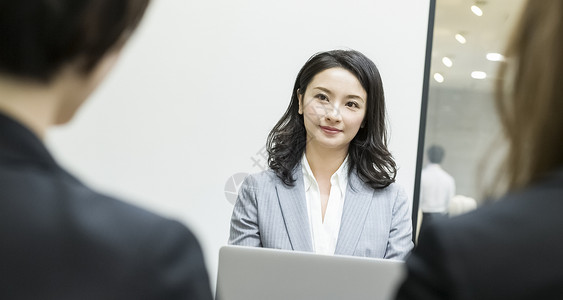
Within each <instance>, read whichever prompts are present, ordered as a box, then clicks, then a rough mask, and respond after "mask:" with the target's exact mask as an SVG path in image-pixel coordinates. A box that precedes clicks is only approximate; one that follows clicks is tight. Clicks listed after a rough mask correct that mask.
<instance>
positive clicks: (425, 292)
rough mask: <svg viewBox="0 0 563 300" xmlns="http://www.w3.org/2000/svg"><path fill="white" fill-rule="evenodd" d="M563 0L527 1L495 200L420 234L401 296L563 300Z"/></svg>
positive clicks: (503, 112)
mask: <svg viewBox="0 0 563 300" xmlns="http://www.w3.org/2000/svg"><path fill="white" fill-rule="evenodd" d="M561 49H563V1H561V0H542V1H537V0H529V1H527V3H526V4H525V5H524V8H523V9H522V15H521V18H520V21H519V24H518V26H517V27H516V29H515V31H514V34H513V36H512V40H511V41H510V43H509V44H508V49H507V51H506V53H505V57H506V61H505V62H504V63H502V64H501V68H500V71H499V76H498V77H497V78H498V79H497V80H498V81H497V86H496V90H497V97H496V107H497V113H498V115H499V118H500V121H501V125H502V129H503V136H504V139H505V141H506V142H507V146H508V151H507V156H506V159H505V161H504V165H503V167H502V168H501V169H500V172H499V175H500V176H498V177H497V180H498V181H497V182H494V183H493V185H497V188H498V184H499V182H500V183H501V185H500V187H503V186H506V187H507V191H508V193H507V194H506V195H505V196H504V197H502V198H501V199H500V200H498V201H496V202H495V203H493V204H490V205H487V206H483V207H481V208H479V209H477V210H475V211H473V212H470V213H468V214H465V215H463V216H459V217H456V218H452V219H449V220H446V221H443V222H437V223H433V224H431V225H430V226H429V227H428V228H427V229H426V230H425V231H424V232H421V235H420V238H419V244H418V246H417V248H416V249H415V251H414V252H413V254H412V255H411V256H410V257H409V259H408V261H407V266H408V276H407V279H406V281H405V282H404V284H403V286H402V287H401V289H400V291H399V294H398V297H397V299H467V300H469V299H478V300H488V299H495V300H496V299H513V300H516V299H522V300H523V299H530V300H532V299H533V300H535V299H542V300H544V299H563V284H562V282H563V256H561V253H563V240H562V239H561V237H563V217H562V214H563V201H562V200H563V152H562V151H561V149H563V118H562V117H561V116H562V115H563V55H561Z"/></svg>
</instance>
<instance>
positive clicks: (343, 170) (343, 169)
mask: <svg viewBox="0 0 563 300" xmlns="http://www.w3.org/2000/svg"><path fill="white" fill-rule="evenodd" d="M301 170H302V172H303V181H304V184H305V191H308V190H309V188H310V187H311V185H312V184H313V182H314V183H315V184H317V181H316V179H315V176H314V175H313V171H312V170H311V167H310V166H309V161H308V160H307V156H306V155H305V153H303V158H302V159H301ZM330 184H331V185H332V184H338V187H339V188H340V192H341V193H344V192H345V191H346V187H347V186H348V155H346V158H345V159H344V161H343V162H342V164H341V165H340V167H339V168H338V170H336V172H334V174H332V176H331V177H330Z"/></svg>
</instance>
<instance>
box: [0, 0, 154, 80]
mask: <svg viewBox="0 0 563 300" xmlns="http://www.w3.org/2000/svg"><path fill="white" fill-rule="evenodd" d="M148 2H149V0H16V1H10V0H3V1H0V45H1V46H0V74H4V75H8V76H11V77H16V78H24V79H27V80H34V81H39V82H48V81H49V80H50V79H52V77H53V76H54V75H55V74H57V72H58V71H59V70H60V69H61V68H63V67H65V66H66V65H69V64H78V66H79V68H80V70H81V71H82V72H84V73H88V72H89V71H90V70H91V69H92V68H94V67H95V66H96V65H97V63H98V62H99V61H100V59H102V58H103V56H104V55H105V54H106V53H107V52H108V51H110V50H111V49H112V48H116V47H120V46H121V45H122V43H123V42H124V41H125V40H126V39H127V38H128V36H129V35H130V33H131V32H132V31H133V29H134V28H135V27H136V26H137V24H138V22H139V20H140V19H141V17H142V15H143V13H144V11H145V9H146V7H147V5H148Z"/></svg>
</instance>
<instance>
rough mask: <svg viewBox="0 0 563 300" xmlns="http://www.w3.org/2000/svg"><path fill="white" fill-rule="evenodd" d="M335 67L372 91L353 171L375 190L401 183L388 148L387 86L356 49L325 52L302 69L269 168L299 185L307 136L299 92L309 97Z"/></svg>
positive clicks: (271, 142)
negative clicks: (310, 90)
mask: <svg viewBox="0 0 563 300" xmlns="http://www.w3.org/2000/svg"><path fill="white" fill-rule="evenodd" d="M331 68H343V69H345V70H348V71H349V72H351V73H352V74H354V76H356V78H357V79H358V81H359V82H360V83H361V85H362V87H363V88H364V90H365V91H366V93H367V108H366V116H365V120H364V126H363V128H360V130H359V131H358V133H357V134H356V136H355V137H354V139H352V141H351V142H350V147H349V148H348V155H349V160H348V163H349V166H350V168H349V172H353V171H355V172H357V173H358V176H359V177H360V178H361V179H362V180H363V181H364V182H366V183H368V184H369V185H370V186H372V187H373V188H384V187H387V186H388V185H390V184H391V183H393V182H394V181H395V176H396V173H397V167H396V165H395V161H394V160H393V156H392V155H391V153H390V152H389V150H388V149H387V130H386V117H385V114H386V111H385V96H384V93H383V83H382V81H381V76H380V75H379V70H378V69H377V67H376V66H375V64H374V63H373V62H372V61H371V60H370V59H369V58H367V57H366V56H365V55H363V54H362V53H360V52H358V51H355V50H332V51H327V52H320V53H317V54H315V55H313V56H312V57H311V58H309V60H308V61H307V62H306V63H305V65H304V66H303V67H302V68H301V70H300V71H299V74H298V75H297V78H296V80H295V85H294V87H293V91H292V95H291V101H290V103H289V107H288V108H287V110H286V112H285V113H284V115H283V116H282V117H281V119H280V120H279V121H278V123H277V124H276V125H275V126H274V128H273V129H272V130H271V131H270V134H269V135H268V141H267V150H268V165H269V167H270V168H271V169H272V170H273V171H274V172H275V173H276V175H277V176H278V177H279V178H280V179H281V180H282V181H283V182H284V183H285V184H286V185H293V183H294V182H295V179H294V178H293V177H292V172H293V169H294V168H295V166H296V165H297V164H298V162H299V160H300V159H301V157H302V155H303V151H304V150H305V146H306V136H307V134H306V131H305V124H304V120H303V118H304V116H303V115H301V114H299V98H298V93H299V94H302V95H303V94H305V91H306V89H307V86H308V85H309V83H310V82H311V80H313V77H314V76H315V75H317V74H318V73H320V72H322V71H324V70H327V69H331Z"/></svg>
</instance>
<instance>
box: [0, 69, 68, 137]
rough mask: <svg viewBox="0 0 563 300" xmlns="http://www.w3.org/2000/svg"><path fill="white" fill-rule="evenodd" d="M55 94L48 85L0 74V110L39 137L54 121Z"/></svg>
mask: <svg viewBox="0 0 563 300" xmlns="http://www.w3.org/2000/svg"><path fill="white" fill-rule="evenodd" d="M55 95H56V93H55V91H54V90H53V89H52V87H51V86H49V85H41V84H39V83H32V82H25V81H20V80H17V79H12V78H8V77H4V76H0V111H1V112H2V113H4V114H6V115H8V116H9V117H11V118H14V119H15V120H17V121H18V122H20V123H22V124H23V125H24V126H26V127H28V128H29V129H30V130H31V131H33V132H34V133H35V134H36V135H38V136H39V137H40V138H41V139H43V138H44V136H45V132H46V130H47V128H48V127H49V126H50V125H52V124H53V122H54V121H53V120H54V117H55V113H56V107H57V105H56V103H57V98H56V96H55Z"/></svg>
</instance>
